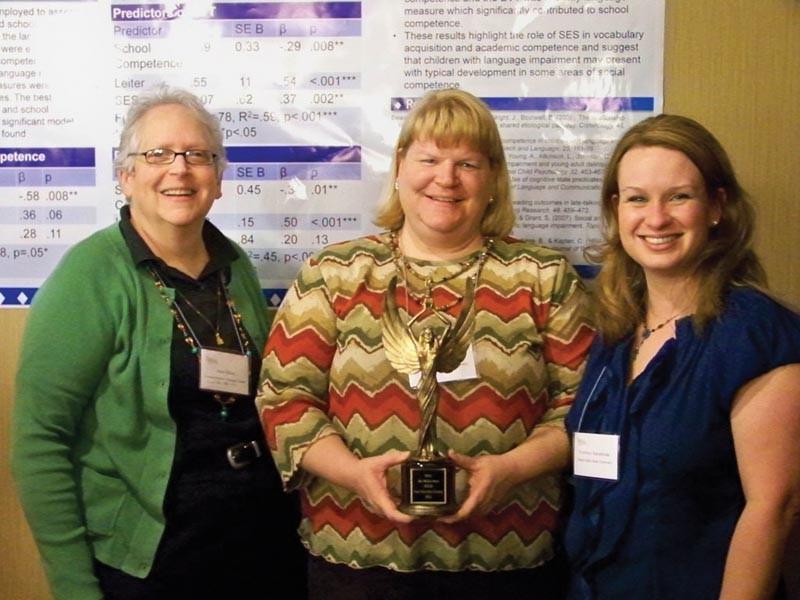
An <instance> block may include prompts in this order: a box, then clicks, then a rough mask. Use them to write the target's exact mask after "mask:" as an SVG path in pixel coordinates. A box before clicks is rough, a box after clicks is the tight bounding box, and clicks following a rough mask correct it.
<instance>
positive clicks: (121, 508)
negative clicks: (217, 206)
mask: <svg viewBox="0 0 800 600" xmlns="http://www.w3.org/2000/svg"><path fill="white" fill-rule="evenodd" d="M239 253H240V258H239V259H238V260H235V261H234V262H233V264H232V265H231V282H230V293H231V296H232V298H233V300H234V302H235V303H236V307H237V309H238V310H239V312H240V313H241V315H242V318H243V320H244V324H245V327H246V328H247V330H248V331H249V333H250V335H251V336H252V337H253V340H254V342H255V344H256V346H257V347H258V348H263V345H264V340H265V337H266V333H267V328H268V322H267V314H266V305H265V302H264V298H263V296H262V294H261V289H260V285H259V282H258V279H257V278H256V274H255V271H254V269H253V267H252V265H251V264H250V262H249V261H248V259H247V257H246V256H245V255H244V253H243V252H242V251H241V249H239ZM166 291H167V292H173V290H169V289H168V290H166ZM172 319H173V317H172V315H171V314H170V311H169V308H168V306H167V305H166V303H165V302H164V300H163V298H162V297H161V296H160V295H159V293H158V291H157V290H156V287H155V285H154V283H153V279H152V277H151V275H150V274H149V272H148V271H147V270H146V269H145V268H144V267H142V266H139V267H137V266H136V265H135V264H134V262H133V259H132V258H131V254H130V251H129V249H128V247H127V245H126V243H125V241H124V238H123V237H122V234H121V232H120V228H119V225H117V224H115V225H112V226H110V227H108V228H106V229H104V230H101V231H99V232H97V233H95V234H94V235H92V236H91V237H89V238H88V239H86V240H84V241H82V242H81V243H79V244H77V245H76V246H74V247H73V248H72V249H71V250H70V251H69V252H68V253H67V255H66V256H65V257H64V259H63V260H62V261H61V263H60V264H59V266H58V267H57V269H56V270H55V272H54V273H53V274H52V276H51V277H50V278H49V279H48V280H47V281H46V282H45V284H44V285H43V286H42V288H41V289H40V290H39V292H38V294H37V295H36V297H35V299H34V302H33V307H32V308H31V311H30V314H29V316H28V320H27V325H26V330H25V337H24V340H23V344H22V352H21V356H20V363H19V370H18V373H17V382H16V389H17V397H16V404H15V409H14V441H13V456H12V468H13V471H14V475H15V478H16V480H17V485H18V489H19V494H20V497H21V500H22V504H23V507H24V509H25V513H26V516H27V518H28V522H29V523H30V526H31V529H32V531H33V535H34V538H35V539H36V542H37V544H38V546H39V550H40V552H41V555H42V559H43V561H44V565H45V570H46V572H47V576H48V579H49V581H50V585H51V587H52V590H53V593H54V595H55V597H56V598H57V599H58V600H62V599H64V600H69V599H73V598H74V599H76V600H91V599H93V598H102V594H101V592H100V588H99V586H98V583H97V580H96V578H95V577H94V572H93V564H92V561H93V558H97V559H99V560H100V561H102V562H104V563H106V564H108V565H111V566H112V567H116V568H119V569H121V570H123V571H125V572H126V573H130V574H132V575H135V576H137V577H144V576H146V575H147V573H148V572H149V571H150V567H151V565H152V562H153V558H154V556H155V553H156V548H157V547H158V543H159V541H160V539H161V536H162V534H163V532H164V514H163V512H162V505H163V502H164V493H165V491H166V487H167V481H168V479H169V476H170V469H171V468H172V460H173V455H174V450H175V435H176V433H175V432H176V427H175V423H174V422H173V420H172V418H171V417H170V415H169V410H168V407H167V393H168V389H169V381H170V346H171V343H172V329H173V320H172Z"/></svg>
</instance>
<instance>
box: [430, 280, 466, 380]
mask: <svg viewBox="0 0 800 600" xmlns="http://www.w3.org/2000/svg"><path fill="white" fill-rule="evenodd" d="M474 286H475V284H474V281H473V279H472V278H471V277H470V278H468V279H467V289H466V291H465V292H464V302H463V304H462V305H461V312H460V313H459V315H458V319H456V322H455V325H453V327H452V329H448V330H447V331H446V333H445V335H444V339H443V340H442V349H441V352H440V354H439V360H437V361H436V370H437V371H441V372H442V373H449V372H450V371H453V370H455V369H456V368H457V367H458V365H460V364H461V362H462V361H463V360H464V356H465V355H466V353H467V348H469V345H470V342H471V341H472V330H473V325H474V323H475V302H474V299H475V289H474Z"/></svg>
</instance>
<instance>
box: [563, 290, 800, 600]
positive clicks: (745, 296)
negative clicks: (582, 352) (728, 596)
mask: <svg viewBox="0 0 800 600" xmlns="http://www.w3.org/2000/svg"><path fill="white" fill-rule="evenodd" d="M630 352H631V339H627V340H624V341H623V342H620V343H619V344H617V345H615V346H610V347H609V346H605V345H604V344H603V343H602V341H601V340H599V339H598V340H595V344H594V346H593V348H592V351H591V353H590V357H589V361H588V364H587V367H586V372H585V375H584V379H583V383H582V384H581V388H580V390H579V392H578V395H577V397H576V400H575V403H574V404H573V406H572V409H571V411H570V414H569V416H568V417H567V429H568V431H569V432H570V435H572V434H573V433H574V432H575V431H576V430H578V428H580V431H581V432H584V433H610V434H618V435H619V436H620V438H619V443H620V455H619V480H618V481H607V480H601V479H593V478H585V477H573V479H572V482H573V484H574V505H573V507H572V510H571V513H570V514H569V517H568V521H567V526H566V531H565V545H566V549H567V554H568V557H569V560H570V565H571V568H572V572H573V574H572V580H571V590H570V598H581V599H583V598H599V599H602V600H610V599H612V598H625V599H627V600H630V599H631V598H647V599H648V600H655V599H658V598H664V599H670V600H674V599H676V598H679V599H680V600H691V599H694V598H697V599H698V600H699V599H703V600H706V599H711V598H716V597H718V595H719V591H720V588H721V585H722V575H723V570H724V566H725V559H726V556H727V552H728V546H729V544H730V540H731V537H732V535H733V531H734V528H735V527H736V523H737V521H738V518H739V514H740V513H741V511H742V509H743V507H744V502H745V498H744V493H743V491H742V486H741V481H740V479H739V473H738V470H737V463H736V455H735V452H734V446H733V435H732V432H731V423H730V412H731V406H732V403H733V400H734V397H735V396H736V393H737V391H738V390H739V389H740V388H741V387H742V386H743V385H744V384H745V383H747V382H748V381H750V380H751V379H754V378H756V377H758V376H760V375H762V374H764V373H767V372H769V371H771V370H772V369H775V368H777V367H780V366H783V365H787V364H792V363H800V316H798V315H797V314H795V313H793V312H792V311H790V310H788V309H787V308H785V307H783V306H781V305H779V304H778V303H776V302H774V301H773V300H771V299H770V298H768V297H767V296H765V295H764V294H762V293H760V292H757V291H755V290H752V289H748V288H737V289H734V290H733V291H731V292H730V293H729V294H728V295H727V297H726V302H725V308H724V311H723V313H722V315H721V316H720V317H719V318H718V319H716V320H714V321H713V322H711V323H709V324H708V326H707V327H706V329H705V330H704V331H703V333H702V335H700V336H698V335H697V334H696V332H695V331H694V328H693V325H692V322H691V319H690V318H689V317H687V318H684V319H681V320H679V321H678V322H677V323H676V336H675V338H674V339H672V340H669V341H667V342H666V343H665V344H664V345H663V346H662V347H661V349H660V350H659V352H658V353H657V354H656V356H655V357H654V358H653V359H652V360H651V362H650V363H649V364H648V365H647V367H646V368H645V370H644V371H643V372H642V373H641V374H640V375H639V376H638V377H637V378H636V379H635V380H634V381H633V382H632V383H631V384H630V385H626V377H627V373H628V368H629V364H630Z"/></svg>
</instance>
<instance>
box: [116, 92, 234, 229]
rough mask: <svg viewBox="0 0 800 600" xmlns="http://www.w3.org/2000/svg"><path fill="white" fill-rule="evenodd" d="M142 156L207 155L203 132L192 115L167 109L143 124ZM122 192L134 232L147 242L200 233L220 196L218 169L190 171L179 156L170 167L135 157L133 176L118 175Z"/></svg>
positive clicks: (195, 167) (198, 167) (152, 114)
mask: <svg viewBox="0 0 800 600" xmlns="http://www.w3.org/2000/svg"><path fill="white" fill-rule="evenodd" d="M137 137H138V140H139V144H138V151H139V152H144V151H146V150H151V149H153V148H169V149H171V150H176V151H178V152H182V151H185V150H208V149H209V147H210V143H209V140H208V137H207V133H206V131H205V129H204V128H203V127H202V125H201V124H200V122H199V121H198V120H197V118H196V117H195V116H194V115H193V113H192V112H191V111H190V110H189V109H187V108H186V107H184V106H182V105H180V104H163V105H159V106H156V107H154V108H153V109H151V110H150V111H148V112H147V113H146V114H145V115H144V116H143V117H142V119H141V121H140V123H139V126H138V129H137ZM118 176H119V182H120V185H121V186H122V191H123V193H124V194H125V196H126V197H128V198H130V203H131V220H132V222H133V225H134V227H135V228H136V229H137V230H138V231H140V233H142V232H144V233H146V234H147V236H148V237H155V238H158V237H159V236H160V235H164V234H168V233H169V232H170V230H172V231H175V230H176V229H177V230H182V231H186V230H187V229H188V230H191V231H197V232H199V231H200V230H201V228H202V224H203V219H205V217H206V215H207V214H208V211H210V210H211V206H212V205H213V204H214V200H216V199H217V198H219V197H220V195H221V194H222V190H221V181H220V179H219V177H218V176H217V173H216V169H215V166H214V165H213V164H212V165H208V166H205V165H188V164H186V161H185V157H183V156H176V157H175V161H174V162H173V163H172V164H171V165H151V164H148V163H147V162H145V160H144V157H141V156H140V157H137V158H136V162H135V164H134V168H133V171H131V172H128V171H120V172H119V173H118Z"/></svg>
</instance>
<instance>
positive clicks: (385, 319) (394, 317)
mask: <svg viewBox="0 0 800 600" xmlns="http://www.w3.org/2000/svg"><path fill="white" fill-rule="evenodd" d="M396 289H397V277H392V280H391V281H390V282H389V288H388V290H387V292H386V299H385V302H384V310H383V315H382V317H381V326H382V328H383V349H384V352H385V353H386V358H388V359H389V362H390V363H391V364H392V366H393V367H394V368H395V369H397V371H399V372H400V373H414V372H416V371H422V370H426V365H422V364H420V360H421V359H422V358H423V355H424V356H427V354H429V351H430V350H433V353H434V356H433V357H432V358H433V360H434V361H435V370H436V371H440V372H442V373H449V372H450V371H453V370H454V369H456V368H457V367H458V365H460V364H461V362H462V361H463V360H464V356H465V355H466V353H467V348H468V347H469V344H470V341H471V339H472V329H473V323H474V317H475V306H474V302H473V300H474V283H473V281H472V279H468V280H467V289H466V292H465V294H464V303H463V306H462V309H461V313H460V314H459V316H458V319H457V320H456V322H455V324H454V325H453V326H452V327H451V326H450V325H449V323H448V321H447V319H446V317H444V316H443V315H441V314H440V313H439V312H438V311H437V310H436V309H435V308H434V309H433V310H434V312H435V313H436V314H437V316H438V317H439V318H440V319H442V320H443V321H444V322H445V323H447V327H446V328H445V331H444V334H443V335H442V338H441V341H440V342H438V343H437V341H436V340H434V344H435V345H436V346H437V348H436V349H433V348H429V347H428V346H429V343H427V344H426V343H425V340H423V341H422V344H421V342H420V341H418V340H417V339H415V338H414V336H413V335H412V334H411V332H409V330H408V327H407V326H406V325H405V324H404V323H403V322H402V320H401V318H400V313H399V311H398V308H397V300H396V298H395V295H396V294H395V291H396ZM423 345H424V346H425V347H422V346H423ZM431 366H433V365H431Z"/></svg>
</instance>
